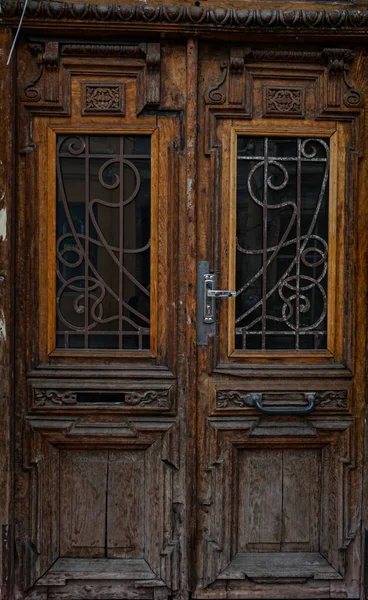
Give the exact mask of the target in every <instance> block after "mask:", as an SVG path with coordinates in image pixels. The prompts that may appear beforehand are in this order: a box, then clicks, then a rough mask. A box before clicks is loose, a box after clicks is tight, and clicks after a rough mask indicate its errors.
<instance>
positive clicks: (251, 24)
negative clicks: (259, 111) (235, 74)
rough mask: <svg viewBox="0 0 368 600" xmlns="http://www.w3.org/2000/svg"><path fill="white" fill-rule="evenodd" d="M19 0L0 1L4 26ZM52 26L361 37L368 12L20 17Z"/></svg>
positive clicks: (125, 8) (80, 8) (137, 8)
mask: <svg viewBox="0 0 368 600" xmlns="http://www.w3.org/2000/svg"><path fill="white" fill-rule="evenodd" d="M23 5H24V3H23V1H21V0H16V1H14V0H1V2H0V6H1V12H2V17H3V20H4V21H5V23H6V22H7V20H8V19H12V18H14V17H15V18H17V17H19V16H20V15H21V12H22V10H23ZM39 19H42V20H47V21H50V22H53V21H56V22H57V21H76V22H86V21H88V22H89V21H93V22H96V21H103V22H105V23H108V22H113V23H115V24H116V23H128V24H129V25H130V26H131V25H132V24H139V23H142V24H147V23H149V24H151V25H152V26H155V25H163V26H168V27H169V28H170V26H175V28H178V27H180V25H185V27H186V28H187V27H188V26H189V27H190V28H193V29H196V30H197V31H201V30H202V29H208V28H209V27H210V28H211V29H213V27H214V26H215V27H218V28H219V29H224V30H229V29H230V30H239V31H244V30H265V29H266V30H267V29H272V30H276V31H279V32H280V33H281V34H282V33H284V32H287V31H295V30H297V31H303V30H309V31H310V30H313V31H315V32H316V33H318V32H324V31H327V32H328V33H331V32H332V31H335V30H336V31H344V32H351V33H357V34H364V33H365V32H366V30H367V29H368V11H367V10H357V9H351V10H347V9H334V10H290V9H289V10H280V9H273V10H272V9H263V10H259V9H247V8H239V9H234V8H213V7H199V6H162V5H161V6H147V5H144V6H141V5H129V4H108V3H106V4H95V3H82V2H65V1H64V2H49V1H46V0H30V1H29V3H28V5H27V8H26V13H25V21H24V27H26V26H27V20H33V21H34V20H39Z"/></svg>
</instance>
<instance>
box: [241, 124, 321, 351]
mask: <svg viewBox="0 0 368 600" xmlns="http://www.w3.org/2000/svg"><path fill="white" fill-rule="evenodd" d="M328 176H329V142H328V139H323V138H318V139H317V138H286V137H285V138H284V137H248V136H240V137H238V152H237V192H236V223H237V226H236V247H237V250H236V289H237V297H236V309H235V310H236V326H235V327H236V329H235V348H236V349H237V350H323V349H326V348H327V258H328V188H329V184H328Z"/></svg>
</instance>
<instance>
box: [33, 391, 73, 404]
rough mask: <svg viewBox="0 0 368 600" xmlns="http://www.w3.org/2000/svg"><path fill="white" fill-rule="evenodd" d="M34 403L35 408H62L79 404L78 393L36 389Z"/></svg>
mask: <svg viewBox="0 0 368 600" xmlns="http://www.w3.org/2000/svg"><path fill="white" fill-rule="evenodd" d="M34 403H35V406H50V405H56V406H62V405H70V404H76V403H77V394H76V392H71V391H70V390H67V391H64V390H63V391H61V390H42V389H37V388H35V389H34Z"/></svg>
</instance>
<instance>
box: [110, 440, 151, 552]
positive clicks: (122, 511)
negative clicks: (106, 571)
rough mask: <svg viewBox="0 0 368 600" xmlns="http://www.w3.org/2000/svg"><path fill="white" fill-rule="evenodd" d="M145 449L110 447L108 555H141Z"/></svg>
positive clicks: (142, 548) (142, 546) (142, 547)
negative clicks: (114, 448) (117, 449)
mask: <svg viewBox="0 0 368 600" xmlns="http://www.w3.org/2000/svg"><path fill="white" fill-rule="evenodd" d="M144 488H145V484H144V453H143V451H138V452H133V451H125V450H120V451H110V458H109V475H108V486H107V534H106V538H107V556H108V557H111V558H140V557H143V556H144Z"/></svg>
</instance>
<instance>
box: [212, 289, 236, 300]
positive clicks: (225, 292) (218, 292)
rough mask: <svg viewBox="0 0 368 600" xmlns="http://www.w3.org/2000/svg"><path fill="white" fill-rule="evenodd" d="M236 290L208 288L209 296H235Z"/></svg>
mask: <svg viewBox="0 0 368 600" xmlns="http://www.w3.org/2000/svg"><path fill="white" fill-rule="evenodd" d="M235 296H236V292H233V291H231V290H207V297H208V298H235Z"/></svg>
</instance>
